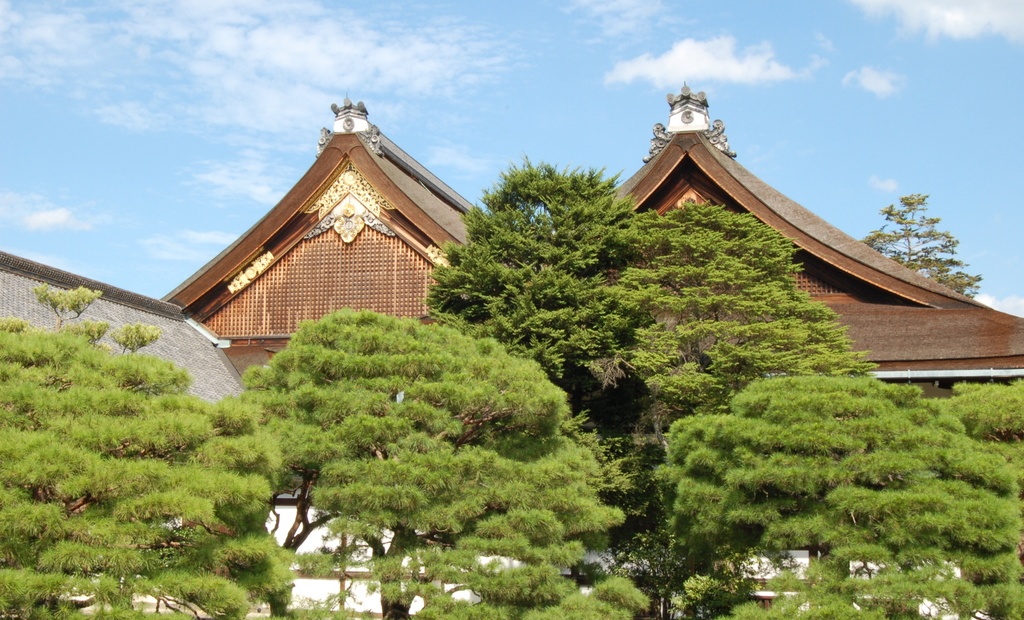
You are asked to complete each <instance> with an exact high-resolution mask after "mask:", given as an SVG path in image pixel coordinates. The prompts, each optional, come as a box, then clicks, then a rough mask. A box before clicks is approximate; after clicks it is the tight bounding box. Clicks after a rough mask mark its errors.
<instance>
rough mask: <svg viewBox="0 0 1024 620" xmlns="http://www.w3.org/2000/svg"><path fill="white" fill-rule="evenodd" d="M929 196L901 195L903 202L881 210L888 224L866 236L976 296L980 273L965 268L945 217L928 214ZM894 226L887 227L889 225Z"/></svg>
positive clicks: (905, 261) (906, 263) (868, 241)
mask: <svg viewBox="0 0 1024 620" xmlns="http://www.w3.org/2000/svg"><path fill="white" fill-rule="evenodd" d="M927 212H928V196H927V195H926V194H910V195H909V196H903V197H901V198H900V206H898V207H897V206H896V205H889V206H888V207H886V208H884V209H882V210H881V214H882V215H883V216H884V217H885V221H886V224H885V225H884V226H882V227H881V228H880V229H878V230H875V231H872V232H871V234H869V235H868V236H867V237H865V238H864V239H863V241H864V243H866V244H868V245H869V246H871V247H872V248H874V249H875V250H877V251H878V252H881V253H882V254H884V255H885V256H888V257H889V258H891V259H893V260H895V261H896V262H898V263H901V264H903V265H904V266H906V267H907V268H909V269H913V270H914V271H917V272H919V273H920V274H921V275H924V276H926V277H929V278H931V279H932V280H935V281H936V282H939V283H940V284H943V285H945V286H948V287H949V288H951V289H953V290H954V291H956V292H958V293H961V294H963V295H967V296H968V297H974V296H975V295H977V294H978V284H980V283H981V279H982V278H981V276H980V275H970V274H968V273H966V272H965V271H963V269H964V268H966V267H967V265H966V264H965V263H964V262H963V261H962V260H960V259H958V258H954V257H955V256H956V248H957V246H958V245H960V241H959V240H958V239H957V238H956V237H954V236H953V234H952V233H950V232H949V231H945V230H939V229H938V228H937V226H938V225H939V222H941V221H942V220H941V219H940V218H937V217H928V216H927ZM890 225H891V226H892V228H891V229H887V228H888V227H889V226H890Z"/></svg>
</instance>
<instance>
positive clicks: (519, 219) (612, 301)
mask: <svg viewBox="0 0 1024 620" xmlns="http://www.w3.org/2000/svg"><path fill="white" fill-rule="evenodd" d="M482 202H483V204H484V208H483V209H480V208H477V209H473V210H472V211H470V212H469V213H467V214H466V215H465V217H464V218H463V219H464V221H465V223H466V229H467V231H468V233H469V241H468V243H466V244H465V245H462V246H449V247H448V248H447V252H448V261H449V263H450V266H448V267H438V268H437V269H435V270H434V274H433V275H434V279H435V280H436V284H435V285H434V286H433V287H431V289H430V292H429V294H428V298H427V303H428V305H429V306H430V309H431V314H432V316H435V317H437V318H439V319H440V320H441V321H443V322H445V323H447V324H451V325H454V326H457V327H459V328H460V329H463V330H464V331H467V332H468V333H472V334H475V335H482V336H490V337H492V338H495V339H496V340H498V341H499V342H501V343H502V344H504V345H505V346H506V347H508V349H509V350H510V351H512V352H513V353H517V354H523V355H526V356H528V357H531V358H533V359H535V360H537V361H538V362H539V363H540V364H541V366H542V367H543V368H544V370H545V372H547V375H548V377H549V378H550V379H551V381H553V382H554V383H555V384H556V385H557V386H559V387H561V388H562V389H564V390H565V391H566V392H568V393H569V395H570V397H571V403H572V405H573V408H574V411H576V412H577V413H579V412H580V411H581V410H582V408H583V406H584V405H583V403H582V401H583V399H584V397H585V396H586V395H588V394H590V393H591V392H593V391H595V390H596V389H598V387H599V385H598V384H597V381H596V380H595V378H594V376H593V374H592V373H591V371H590V369H589V366H590V364H591V363H592V362H593V361H594V360H597V359H601V358H605V357H609V356H611V355H613V354H614V352H615V351H617V350H619V349H620V348H621V347H622V346H623V344H624V343H626V342H628V341H629V339H630V338H631V336H632V332H633V328H634V326H635V325H636V324H637V323H638V322H639V321H642V315H641V314H640V313H638V312H637V311H636V310H635V309H631V308H627V307H624V306H622V305H621V304H620V303H619V300H618V298H617V297H616V296H615V295H614V294H613V292H612V291H611V290H610V288H609V285H610V284H612V283H614V281H615V279H616V278H617V276H618V273H619V271H620V270H621V269H623V268H624V267H625V266H626V264H627V261H628V259H629V258H630V255H631V251H632V250H631V247H632V239H631V237H630V235H629V223H630V220H631V219H632V215H633V212H632V203H631V201H629V200H627V199H622V198H618V197H616V193H615V178H605V177H604V176H603V174H602V173H601V171H599V170H593V169H591V170H558V169H557V168H555V167H554V166H552V165H550V164H538V165H534V164H532V163H530V162H529V161H526V162H524V164H523V165H522V166H521V167H515V166H513V167H511V168H510V169H509V170H507V171H505V172H503V173H502V175H501V180H500V181H499V182H498V183H496V184H495V186H494V187H493V188H492V189H491V190H490V191H489V192H486V193H485V194H484V196H483V198H482Z"/></svg>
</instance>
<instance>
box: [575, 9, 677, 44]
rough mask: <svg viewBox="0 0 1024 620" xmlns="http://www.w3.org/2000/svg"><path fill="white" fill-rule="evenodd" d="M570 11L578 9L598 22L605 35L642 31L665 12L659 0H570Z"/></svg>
mask: <svg viewBox="0 0 1024 620" xmlns="http://www.w3.org/2000/svg"><path fill="white" fill-rule="evenodd" d="M569 10H570V11H580V12H582V13H584V14H586V15H588V16H589V17H591V18H592V19H594V20H596V21H597V22H598V24H600V27H601V31H602V32H603V34H604V36H606V37H618V36H622V35H626V34H634V33H638V32H643V31H644V30H646V29H648V28H650V27H651V26H652V25H653V24H655V23H656V21H657V19H656V18H657V17H658V16H659V15H661V14H663V13H664V12H665V5H664V3H662V2H661V0H570V2H569Z"/></svg>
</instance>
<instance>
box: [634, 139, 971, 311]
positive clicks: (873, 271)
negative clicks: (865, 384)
mask: <svg viewBox="0 0 1024 620" xmlns="http://www.w3.org/2000/svg"><path fill="white" fill-rule="evenodd" d="M686 160H690V161H692V162H694V164H695V165H697V166H698V168H699V169H700V170H701V171H702V172H703V173H704V174H705V175H706V176H707V177H708V178H709V179H710V180H712V181H713V182H714V183H716V184H717V185H718V187H720V188H721V189H722V190H723V191H724V192H726V193H727V194H729V196H730V197H732V198H733V199H734V200H735V201H736V203H737V204H738V205H739V206H741V207H742V208H744V209H745V210H747V211H749V212H750V213H752V214H753V215H754V216H755V217H757V218H758V219H760V220H762V221H764V222H765V223H767V224H768V225H770V226H773V227H774V228H776V229H777V230H780V232H782V233H783V234H786V236H787V237H789V238H790V239H791V240H792V241H793V242H794V243H796V244H797V246H798V247H801V248H802V249H804V250H805V251H807V252H809V253H811V254H813V255H814V256H816V257H818V258H819V259H821V260H823V261H825V262H826V263H829V264H832V265H833V266H835V267H836V268H838V269H840V270H842V271H845V272H847V273H849V274H850V275H851V276H853V277H857V278H860V279H862V280H864V281H867V282H870V283H871V284H873V285H874V286H877V287H878V288H880V289H883V290H887V291H890V292H892V293H894V294H896V295H898V296H900V297H903V298H905V299H907V300H908V301H911V302H914V303H918V304H921V305H927V306H932V307H953V308H956V307H965V306H968V307H969V306H974V307H984V306H983V305H982V304H980V303H979V302H977V301H975V300H973V299H971V298H969V297H965V296H963V295H960V294H959V293H956V292H954V291H952V290H950V289H948V288H946V287H944V286H942V285H941V284H938V283H937V282H935V281H934V280H930V279H928V278H926V277H924V276H922V275H920V274H918V273H917V272H915V271H912V270H910V269H907V268H906V267H904V266H903V265H900V264H899V263H896V262H895V261H892V260H890V259H888V258H886V257H884V256H882V255H881V254H879V253H878V252H876V251H875V250H873V249H871V248H870V247H868V246H867V245H865V244H863V243H861V242H860V241H858V240H856V239H854V238H852V237H850V236H849V235H847V234H846V233H844V232H842V231H841V230H839V229H838V228H836V227H834V226H832V225H831V224H829V223H828V222H826V221H824V220H823V219H821V218H820V217H818V216H817V215H815V214H814V213H812V212H811V211H809V210H807V209H806V208H804V207H803V206H801V205H799V204H798V203H796V202H795V201H793V200H791V199H790V198H788V197H786V196H785V195H783V194H782V193H781V192H779V191H778V190H776V189H774V188H773V187H771V186H770V185H768V184H767V183H765V182H764V181H762V180H761V179H759V178H758V177H757V176H755V175H754V174H753V173H751V172H750V171H749V170H747V169H746V168H744V167H743V166H742V165H741V164H739V163H738V162H736V161H735V160H734V159H732V158H730V157H729V156H727V155H725V154H724V153H722V152H721V151H720V150H719V149H717V148H715V147H714V146H713V145H712V144H710V143H709V142H708V140H707V138H705V137H704V136H703V135H701V134H700V133H694V132H690V133H679V134H675V135H674V136H673V137H672V140H671V141H670V142H669V144H668V145H666V146H665V148H664V149H662V151H661V152H660V153H659V154H658V155H657V156H655V157H654V158H653V159H651V161H650V162H648V163H647V164H645V165H644V166H643V167H641V168H640V170H638V171H637V172H636V173H635V174H634V175H633V176H631V177H630V178H629V179H627V180H626V181H625V182H624V183H623V184H622V186H621V187H620V188H619V192H620V194H622V195H627V194H628V195H633V197H634V198H635V199H636V201H637V205H638V207H640V208H643V206H644V204H645V202H646V201H647V200H648V199H650V198H651V196H652V195H653V194H654V193H655V192H656V191H657V190H658V188H659V187H660V186H661V185H662V184H663V183H665V182H667V181H668V180H669V179H671V178H672V175H673V174H674V173H675V171H676V170H677V169H678V168H679V166H680V165H681V164H682V163H683V162H684V161H686ZM787 233H788V234H787Z"/></svg>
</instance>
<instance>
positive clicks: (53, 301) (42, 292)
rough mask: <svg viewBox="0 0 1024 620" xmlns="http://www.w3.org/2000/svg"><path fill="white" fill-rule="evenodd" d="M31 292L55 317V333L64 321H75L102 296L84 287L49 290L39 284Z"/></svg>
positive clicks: (45, 285) (47, 286)
mask: <svg viewBox="0 0 1024 620" xmlns="http://www.w3.org/2000/svg"><path fill="white" fill-rule="evenodd" d="M32 292H33V293H35V296H36V300H37V301H39V303H41V304H42V305H44V306H46V307H47V308H49V309H50V311H52V312H53V314H54V317H55V324H54V325H55V327H54V329H56V330H57V331H60V329H61V327H62V326H63V325H64V321H66V320H68V319H77V318H78V317H80V316H82V313H83V312H85V310H86V309H87V308H88V307H89V306H90V305H91V304H92V302H94V301H96V300H97V299H99V298H100V297H101V296H102V295H103V292H102V291H94V290H92V289H88V288H86V287H84V286H79V287H78V288H75V289H70V290H64V289H58V288H50V285H49V284H40V285H39V286H37V287H35V288H34V289H32Z"/></svg>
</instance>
